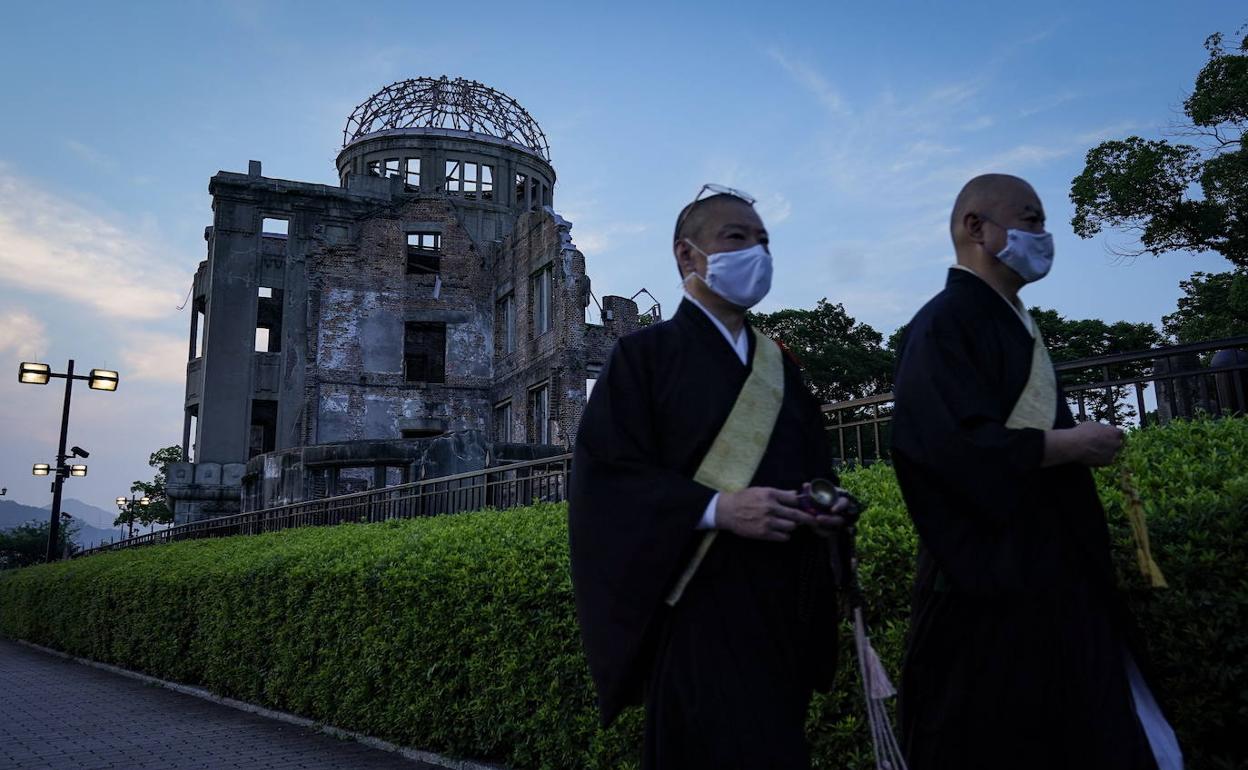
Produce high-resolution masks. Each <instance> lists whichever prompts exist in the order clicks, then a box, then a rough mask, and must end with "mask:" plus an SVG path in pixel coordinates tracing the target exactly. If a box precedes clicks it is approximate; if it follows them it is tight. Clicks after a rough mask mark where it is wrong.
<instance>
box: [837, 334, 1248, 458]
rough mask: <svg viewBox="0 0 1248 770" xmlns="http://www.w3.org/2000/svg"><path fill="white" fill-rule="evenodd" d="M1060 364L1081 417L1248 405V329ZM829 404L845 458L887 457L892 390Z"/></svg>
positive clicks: (1118, 420) (1150, 417) (1135, 420)
mask: <svg viewBox="0 0 1248 770" xmlns="http://www.w3.org/2000/svg"><path fill="white" fill-rule="evenodd" d="M1054 368H1055V369H1056V370H1057V374H1058V377H1059V379H1060V381H1061V384H1062V389H1063V390H1064V391H1065V393H1066V398H1067V400H1068V402H1069V403H1070V407H1071V411H1072V412H1074V413H1075V414H1077V415H1078V417H1079V419H1081V420H1087V419H1095V420H1103V421H1105V422H1110V423H1113V424H1114V425H1124V426H1125V425H1145V424H1149V423H1154V422H1168V421H1169V420H1172V419H1177V418H1189V417H1193V416H1195V415H1197V414H1199V413H1206V414H1211V415H1221V414H1241V415H1242V414H1246V413H1248V337H1233V338H1231V339H1224V340H1212V341H1209V342H1200V343H1195V344H1191V345H1171V346H1167V347H1160V348H1153V349H1151V350H1142V351H1137V352H1134V353H1119V354H1116V355H1110V356H1100V357H1096V358H1082V359H1079V360H1077V361H1065V362H1062V363H1059V364H1056V365H1055V366H1054ZM1150 387H1151V388H1152V393H1151V396H1152V399H1151V400H1152V401H1153V402H1154V403H1153V408H1151V409H1150V408H1149V404H1148V401H1149V399H1147V398H1146V394H1148V391H1149V389H1150ZM823 412H824V414H825V415H826V419H827V420H828V424H827V430H828V432H829V434H830V436H829V438H830V441H831V446H832V454H833V457H834V458H835V460H836V461H837V463H838V464H847V463H857V464H860V465H869V464H871V463H873V462H878V461H880V460H884V459H886V458H887V457H888V444H889V429H890V427H891V423H892V412H893V394H892V393H884V394H881V395H878V396H870V397H867V398H858V399H854V400H852V401H838V402H836V403H834V404H827V405H825V406H824V407H823Z"/></svg>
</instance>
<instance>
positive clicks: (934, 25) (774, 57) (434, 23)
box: [0, 0, 1248, 509]
mask: <svg viewBox="0 0 1248 770" xmlns="http://www.w3.org/2000/svg"><path fill="white" fill-rule="evenodd" d="M1245 17H1246V15H1245V14H1244V10H1243V6H1242V4H1241V3H1238V2H1193V3H1174V2H1112V3H1111V2H1101V3H1087V2H1080V3H1073V2H1072V3H1048V4H1026V3H1024V4H1005V3H958V2H946V3H918V2H915V3H900V2H881V3H847V2H833V1H832V0H823V1H822V2H809V3H785V2H771V3H760V2H754V3H739V2H687V3H661V4H660V3H646V2H631V3H612V4H590V3H583V2H582V3H566V4H544V3H535V2H530V3H489V2H475V3H472V4H463V3H451V2H448V3H438V2H434V1H432V0H425V1H424V2H419V3H418V2H412V1H410V0H409V2H383V1H380V0H374V2H370V3H367V4H362V5H350V4H344V3H340V2H337V3H316V2H277V1H272V2H270V1H268V0H264V1H261V2H242V1H241V0H224V1H221V0H192V1H190V2H179V3H167V2H159V3H157V2H153V3H128V2H111V3H104V2H82V3H76V4H75V3H62V2H55V1H50V2H39V3H20V4H17V3H10V4H6V8H5V11H4V14H3V24H0V103H2V104H3V105H4V107H3V115H4V119H3V120H0V368H6V369H8V370H9V371H10V373H11V374H10V375H5V376H2V377H0V486H4V487H7V488H8V490H9V491H8V497H9V499H16V500H18V501H19V502H24V503H28V504H32V505H44V504H46V503H47V502H48V500H49V499H50V495H49V491H48V483H47V479H37V478H34V477H32V476H31V475H30V466H31V464H32V463H34V462H52V461H53V459H54V455H55V452H56V442H57V431H58V430H59V417H60V409H61V390H60V388H59V387H58V386H57V385H56V384H53V385H51V386H48V387H37V386H31V385H19V384H18V383H17V378H16V376H15V374H16V369H17V365H18V363H19V362H20V361H22V360H36V361H46V362H49V363H51V364H53V366H54V367H55V369H56V370H57V371H63V369H64V367H65V364H66V361H67V360H68V359H70V358H74V359H75V360H76V366H77V367H78V368H79V369H80V370H85V369H90V368H93V367H99V368H114V369H117V370H119V371H120V372H121V386H120V388H119V389H118V391H117V392H116V393H102V392H96V391H89V390H87V389H86V388H85V387H84V386H79V387H77V388H76V389H75V391H74V401H73V414H72V420H71V424H70V433H69V442H70V444H71V445H73V444H77V445H79V446H82V447H84V448H86V449H88V450H89V451H90V452H91V457H90V459H89V460H88V461H87V462H88V465H89V467H90V471H89V475H88V476H87V477H86V478H82V479H71V480H69V481H67V482H66V495H67V496H73V497H77V498H80V499H82V500H85V501H87V502H89V503H91V504H93V505H97V506H100V507H102V508H106V509H107V508H109V507H110V506H111V500H112V499H113V498H114V497H116V496H118V495H121V494H127V493H128V491H129V486H130V483H131V482H132V481H134V480H135V479H148V478H150V477H151V475H152V473H153V471H152V469H150V468H149V467H148V466H147V457H148V455H149V454H150V453H151V452H152V451H154V450H156V449H158V448H160V447H163V446H168V445H172V444H178V443H180V441H181V431H182V410H181V401H182V394H183V388H184V383H183V380H184V371H185V362H186V356H187V338H188V335H189V327H190V318H189V311H188V310H186V309H182V310H179V307H180V306H181V305H182V303H183V302H184V300H185V299H186V297H187V294H188V291H189V289H190V284H191V279H192V276H193V274H194V272H195V269H196V266H197V265H198V263H199V261H200V260H202V259H204V258H205V256H206V254H205V243H204V240H203V232H204V227H205V226H207V225H209V224H210V223H211V221H212V212H211V199H210V197H209V195H208V180H209V178H210V177H211V176H212V175H213V174H214V173H216V172H217V171H218V170H227V171H240V172H245V171H246V170H247V161H248V160H251V159H255V160H260V161H262V163H263V164H264V174H265V175H266V176H270V177H278V178H284V179H294V180H300V181H309V182H321V183H326V184H336V183H337V179H336V173H335V170H334V164H333V161H334V157H335V156H336V154H337V152H338V150H339V149H340V147H341V143H342V129H343V127H344V124H345V122H346V118H347V116H348V115H349V114H350V112H351V111H352V109H353V108H354V107H355V106H356V105H357V104H359V103H360V102H362V101H364V100H365V99H367V98H368V97H369V95H371V94H372V93H374V92H375V91H377V90H379V89H380V88H382V87H383V86H385V85H387V84H390V83H392V82H395V81H398V80H403V79H406V78H410V77H419V76H433V77H437V76H441V75H448V76H450V77H452V78H453V77H457V76H462V77H466V78H470V79H475V80H479V81H481V82H483V83H485V84H487V85H490V86H492V87H494V88H497V89H499V90H501V91H503V92H505V93H507V94H509V95H510V96H512V97H514V98H515V99H516V100H517V101H519V102H520V103H521V104H522V105H523V106H524V107H525V108H527V109H528V110H529V112H530V113H531V114H532V115H533V116H534V118H535V119H536V120H537V121H538V122H539V123H540V124H541V126H542V127H543V129H544V130H545V132H546V134H547V136H548V138H549V140H550V145H551V153H552V157H553V162H554V166H555V169H556V172H557V174H558V181H557V184H556V186H555V193H554V200H555V209H556V210H557V211H558V212H559V213H560V214H561V215H563V216H564V217H565V218H567V219H569V220H571V221H572V222H573V228H572V236H573V239H574V241H575V242H576V244H577V245H578V246H579V247H580V249H581V250H582V251H583V252H584V253H585V255H586V260H587V264H588V270H589V274H590V277H591V280H592V282H593V289H594V293H595V294H596V295H598V296H599V297H601V296H603V295H605V294H619V295H624V296H631V295H633V294H634V293H635V292H637V291H638V290H640V289H642V288H645V289H648V290H649V291H650V292H651V293H652V294H653V295H654V296H656V297H657V298H658V300H659V301H660V303H661V304H662V308H663V311H664V313H665V315H670V314H671V312H672V311H674V309H675V307H676V304H677V303H678V301H679V297H680V289H679V286H678V283H677V282H678V278H677V274H676V270H675V268H674V264H673V260H672V256H671V230H672V225H673V221H674V219H675V215H676V213H677V211H679V209H680V208H681V207H682V206H683V205H684V204H685V203H687V202H689V201H690V200H691V199H692V198H693V196H694V194H695V193H696V192H697V191H698V189H699V187H701V185H702V184H703V183H705V182H718V183H722V184H728V185H731V186H734V187H738V188H741V189H743V190H746V191H749V192H750V193H752V194H753V195H754V196H755V197H756V198H758V200H759V204H758V207H759V210H760V213H761V214H762V216H763V218H764V221H765V222H766V224H767V226H768V228H769V230H770V231H771V236H772V253H773V255H774V256H775V260H776V276H775V281H774V284H773V288H772V292H771V294H770V295H769V296H768V297H767V299H766V300H764V302H763V303H762V304H761V305H760V306H759V307H758V309H759V310H762V311H772V310H776V309H779V308H783V307H803V308H810V307H813V306H814V305H815V303H816V302H818V300H819V299H821V298H825V297H826V298H827V299H829V300H830V301H832V302H839V303H843V304H844V306H845V309H846V310H847V311H848V312H849V314H850V315H851V316H853V317H855V318H857V319H859V320H861V321H864V322H866V323H869V324H871V325H872V326H873V327H875V328H876V329H877V330H878V331H880V332H881V333H882V334H884V335H885V336H887V335H888V334H889V333H891V332H892V330H893V329H895V328H896V327H897V326H899V325H901V324H903V323H905V322H906V321H907V320H908V319H909V318H910V316H911V315H912V314H913V313H914V311H915V310H917V309H918V308H919V307H920V306H921V305H922V304H923V302H924V301H925V300H926V299H927V298H928V297H930V296H931V295H932V294H934V293H935V292H937V291H938V290H939V289H940V287H941V286H942V284H943V281H944V272H945V269H946V267H947V266H948V265H949V264H950V263H951V261H952V248H951V246H950V244H949V238H948V231H947V227H948V216H949V208H950V206H951V204H952V202H953V199H954V197H955V196H956V194H957V192H958V189H959V188H960V187H961V185H962V184H963V183H964V182H966V181H967V180H968V179H969V178H971V177H972V176H974V175H975V174H978V173H982V172H986V171H996V172H1004V173H1012V174H1017V175H1019V176H1022V177H1025V178H1026V179H1028V180H1029V181H1031V182H1032V184H1033V185H1034V186H1035V188H1036V189H1037V191H1038V192H1039V194H1040V196H1041V199H1042V200H1043V201H1044V204H1045V206H1046V208H1047V213H1048V217H1049V220H1048V222H1049V223H1048V228H1049V230H1050V231H1051V232H1052V233H1053V235H1054V238H1055V242H1056V249H1057V263H1056V266H1055V267H1054V270H1053V273H1052V274H1051V275H1050V276H1049V277H1048V278H1047V279H1045V280H1044V281H1042V282H1040V283H1038V284H1036V285H1034V286H1032V287H1028V289H1027V290H1026V291H1025V293H1024V299H1025V300H1026V301H1027V302H1028V303H1029V304H1032V305H1040V306H1043V307H1051V308H1055V309H1057V310H1058V311H1059V312H1060V313H1062V314H1063V315H1065V316H1067V317H1073V318H1102V319H1105V320H1108V321H1116V320H1128V321H1147V322H1151V323H1158V322H1160V319H1161V317H1162V316H1163V315H1165V314H1166V313H1168V312H1172V311H1173V309H1174V306H1175V301H1176V299H1177V298H1178V296H1179V294H1180V290H1179V286H1178V284H1179V281H1180V280H1182V279H1184V278H1186V277H1188V276H1189V275H1190V274H1191V273H1192V272H1193V271H1196V270H1203V271H1206V272H1214V271H1221V270H1225V269H1228V268H1229V264H1228V263H1226V262H1225V261H1224V260H1223V259H1221V258H1220V257H1217V256H1216V255H1197V256H1192V255H1188V254H1173V255H1165V256H1163V257H1160V258H1151V257H1143V258H1139V259H1136V260H1134V261H1126V262H1124V261H1123V260H1121V259H1118V258H1116V257H1115V256H1114V255H1113V251H1112V249H1113V248H1114V247H1115V246H1125V245H1129V244H1130V242H1129V241H1128V240H1127V239H1126V237H1125V236H1123V235H1117V234H1109V235H1108V236H1106V237H1100V238H1096V239H1093V240H1087V241H1085V240H1080V239H1079V238H1078V237H1076V236H1075V235H1074V233H1073V232H1072V230H1071V227H1070V218H1071V215H1072V213H1073V212H1072V208H1071V205H1070V202H1069V198H1068V195H1069V190H1070V181H1071V179H1072V178H1073V177H1074V176H1076V175H1077V174H1078V173H1079V172H1080V171H1081V170H1082V167H1083V158H1084V154H1085V153H1086V152H1087V150H1088V149H1089V148H1091V147H1093V146H1094V145H1096V144H1097V143H1098V142H1100V141H1102V140H1105V139H1110V138H1122V137H1125V136H1129V135H1133V134H1134V135H1140V136H1145V137H1150V138H1156V137H1161V136H1164V135H1166V132H1167V131H1168V130H1170V127H1171V126H1172V125H1173V124H1174V122H1175V120H1176V118H1177V117H1178V116H1179V114H1180V109H1181V104H1182V100H1183V98H1184V97H1185V95H1186V93H1187V91H1188V90H1189V89H1190V88H1191V85H1192V82H1193V80H1194V77H1195V75H1196V73H1197V72H1198V71H1199V69H1200V67H1201V65H1202V64H1203V63H1204V61H1205V59H1206V56H1207V54H1206V53H1205V51H1204V49H1203V47H1202V43H1203V41H1204V39H1205V38H1206V37H1207V36H1208V35H1209V34H1210V33H1212V32H1216V31H1223V32H1233V31H1234V30H1235V28H1237V27H1238V26H1239V25H1240V24H1241V23H1243V22H1245V21H1248V18H1245ZM643 309H644V307H643ZM54 382H55V381H54Z"/></svg>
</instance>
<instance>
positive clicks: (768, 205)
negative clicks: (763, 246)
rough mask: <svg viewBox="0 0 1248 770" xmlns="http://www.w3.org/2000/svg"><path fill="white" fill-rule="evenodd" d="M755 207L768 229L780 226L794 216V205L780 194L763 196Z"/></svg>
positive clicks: (774, 193)
mask: <svg viewBox="0 0 1248 770" xmlns="http://www.w3.org/2000/svg"><path fill="white" fill-rule="evenodd" d="M755 206H756V208H757V209H758V215H759V216H760V217H762V219H763V223H764V224H766V225H767V226H768V227H774V226H776V225H778V224H780V223H781V222H783V221H785V220H786V219H788V218H789V217H790V216H791V215H792V214H793V204H792V203H790V202H789V199H788V198H786V197H784V195H782V194H781V193H778V192H773V193H769V194H765V195H763V197H761V198H759V199H758V203H757V204H755Z"/></svg>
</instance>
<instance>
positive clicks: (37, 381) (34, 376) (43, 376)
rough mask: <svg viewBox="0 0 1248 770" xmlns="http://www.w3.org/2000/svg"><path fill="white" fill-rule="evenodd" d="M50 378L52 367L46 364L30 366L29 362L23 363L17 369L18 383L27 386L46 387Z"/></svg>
mask: <svg viewBox="0 0 1248 770" xmlns="http://www.w3.org/2000/svg"><path fill="white" fill-rule="evenodd" d="M51 378H52V367H50V366H48V365H47V364H32V363H30V362H29V361H23V362H22V364H21V366H19V367H17V381H18V382H24V383H26V384H28V385H47V384H48V380H49V379H51Z"/></svg>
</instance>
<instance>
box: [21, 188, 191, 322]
mask: <svg viewBox="0 0 1248 770" xmlns="http://www.w3.org/2000/svg"><path fill="white" fill-rule="evenodd" d="M162 251H163V249H161V248H160V246H159V245H158V243H157V242H156V238H155V237H154V236H153V235H152V234H151V233H150V231H147V232H145V231H142V230H140V231H134V230H131V229H127V228H125V226H124V225H123V224H122V223H119V222H115V221H113V220H111V219H109V218H106V217H105V216H103V215H101V214H99V213H96V212H94V211H91V210H89V209H87V208H85V207H83V206H81V205H79V204H77V203H73V202H71V201H68V200H64V199H62V198H60V197H58V196H56V195H53V194H52V193H49V192H47V191H45V190H43V189H41V188H40V187H38V186H37V185H36V184H34V183H33V182H31V181H29V180H24V179H21V178H19V177H17V176H16V175H14V174H13V173H12V172H11V171H10V170H9V169H7V168H6V167H5V166H4V165H3V164H0V283H7V284H9V285H11V286H15V287H18V288H21V289H24V290H26V291H31V292H37V293H40V294H46V295H50V296H52V297H56V298H59V299H63V300H69V301H71V302H75V303H79V304H82V305H86V306H88V307H90V308H91V309H92V310H93V311H94V312H95V313H97V314H99V315H100V316H103V317H105V318H110V319H124V320H148V319H155V318H160V317H162V316H166V315H168V314H169V312H170V311H172V310H173V309H174V308H175V307H177V305H178V303H179V302H181V300H182V296H183V294H184V293H185V290H186V286H187V285H188V283H189V281H190V276H189V275H188V274H187V272H185V271H183V270H179V269H177V268H175V267H173V266H172V265H171V264H170V262H171V260H170V259H169V258H168V257H165V256H163V255H162V253H161V252H162Z"/></svg>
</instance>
